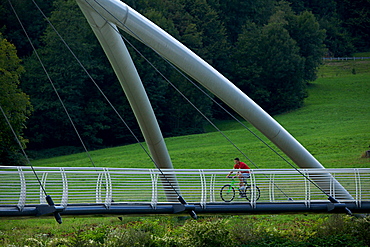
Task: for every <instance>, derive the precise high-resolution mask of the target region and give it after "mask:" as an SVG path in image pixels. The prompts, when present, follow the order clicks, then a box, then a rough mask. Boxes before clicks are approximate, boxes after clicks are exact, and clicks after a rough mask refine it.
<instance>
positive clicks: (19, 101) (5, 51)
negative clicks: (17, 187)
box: [0, 33, 31, 165]
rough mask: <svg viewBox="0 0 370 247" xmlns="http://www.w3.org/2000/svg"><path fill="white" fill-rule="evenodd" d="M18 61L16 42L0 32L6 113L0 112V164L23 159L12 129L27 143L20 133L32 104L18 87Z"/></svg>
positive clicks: (0, 92)
mask: <svg viewBox="0 0 370 247" xmlns="http://www.w3.org/2000/svg"><path fill="white" fill-rule="evenodd" d="M20 62H21V61H20V59H19V58H18V56H17V52H16V49H15V46H14V45H12V44H11V43H9V42H8V41H7V40H6V39H4V38H3V36H2V34H1V33H0V106H1V108H2V112H4V113H5V115H6V118H5V116H3V114H2V113H0V165H9V164H19V163H20V162H21V160H22V159H21V156H19V155H18V150H20V146H19V144H18V142H17V140H16V138H15V136H14V134H13V131H14V132H15V134H16V135H17V138H18V140H19V142H20V143H21V145H23V148H24V147H25V144H26V140H25V139H23V137H22V133H23V129H24V127H25V125H24V124H25V122H26V120H27V118H28V116H29V115H30V113H31V105H30V101H29V97H28V96H27V95H26V94H25V93H24V92H22V90H21V89H20V88H19V82H20V81H19V79H20V76H21V74H22V73H23V72H24V68H23V66H21V64H20ZM8 122H9V123H10V126H9V124H8ZM12 129H13V131H12Z"/></svg>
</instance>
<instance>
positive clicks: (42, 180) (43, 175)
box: [40, 172, 48, 204]
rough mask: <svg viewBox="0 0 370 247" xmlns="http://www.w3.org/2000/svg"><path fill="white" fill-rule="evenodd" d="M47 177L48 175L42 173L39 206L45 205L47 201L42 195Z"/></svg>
mask: <svg viewBox="0 0 370 247" xmlns="http://www.w3.org/2000/svg"><path fill="white" fill-rule="evenodd" d="M47 177H48V173H47V172H44V173H42V178H41V185H42V186H40V204H47V201H46V199H45V194H44V190H43V189H42V188H45V187H46V179H47Z"/></svg>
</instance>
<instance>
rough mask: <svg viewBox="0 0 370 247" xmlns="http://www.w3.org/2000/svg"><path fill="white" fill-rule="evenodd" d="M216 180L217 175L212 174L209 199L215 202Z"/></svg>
mask: <svg viewBox="0 0 370 247" xmlns="http://www.w3.org/2000/svg"><path fill="white" fill-rule="evenodd" d="M215 181H216V175H215V174H211V182H210V184H209V201H210V202H215V201H216V200H215Z"/></svg>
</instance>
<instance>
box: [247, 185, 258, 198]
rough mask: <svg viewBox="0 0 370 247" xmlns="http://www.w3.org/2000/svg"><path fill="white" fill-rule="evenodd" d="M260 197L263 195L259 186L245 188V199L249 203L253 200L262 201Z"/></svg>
mask: <svg viewBox="0 0 370 247" xmlns="http://www.w3.org/2000/svg"><path fill="white" fill-rule="evenodd" d="M260 195H261V192H260V188H258V187H257V186H253V188H252V186H247V187H246V188H245V197H246V199H247V200H248V201H251V200H252V199H253V201H257V200H258V199H260Z"/></svg>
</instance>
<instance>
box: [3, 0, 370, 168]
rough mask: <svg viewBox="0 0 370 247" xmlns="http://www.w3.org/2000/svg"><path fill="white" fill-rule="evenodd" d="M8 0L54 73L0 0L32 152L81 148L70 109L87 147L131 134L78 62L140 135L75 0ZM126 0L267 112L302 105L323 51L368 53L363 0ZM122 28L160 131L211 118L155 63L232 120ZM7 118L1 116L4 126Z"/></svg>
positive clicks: (189, 128)
mask: <svg viewBox="0 0 370 247" xmlns="http://www.w3.org/2000/svg"><path fill="white" fill-rule="evenodd" d="M10 2H11V3H12V5H13V7H14V9H15V11H16V12H17V15H18V16H19V18H20V20H21V21H22V24H23V25H24V27H25V29H26V30H27V33H28V35H29V38H30V39H31V40H32V43H33V45H34V47H35V48H36V50H37V54H38V55H39V57H40V59H41V60H42V62H43V65H44V66H45V69H46V70H47V72H48V76H47V75H46V74H45V72H44V69H43V67H42V66H41V64H40V62H39V60H38V57H37V56H36V53H35V52H34V51H33V49H32V47H31V46H30V44H29V42H28V40H27V38H26V36H25V34H24V32H23V30H22V28H21V26H20V24H19V22H18V20H17V18H16V15H15V14H14V12H13V10H12V7H11V6H10V4H9V2H8V1H7V0H1V6H0V20H1V26H0V28H1V29H0V32H1V33H3V36H4V38H5V39H6V40H5V39H4V40H3V39H2V42H10V43H12V44H14V45H15V47H16V49H17V51H18V53H17V55H18V57H20V58H21V59H22V61H23V62H22V66H23V67H24V69H25V71H26V73H21V71H19V75H22V76H21V77H20V81H18V82H15V83H16V84H17V83H19V84H20V89H21V90H22V91H23V92H25V93H26V94H27V95H28V96H29V100H30V102H31V105H32V108H33V112H32V114H31V115H30V116H29V119H28V121H27V122H25V125H26V126H27V128H24V127H23V126H24V125H23V126H21V127H19V130H18V131H17V133H18V134H19V135H20V136H24V138H23V139H22V140H24V141H23V143H25V142H26V141H25V140H28V144H27V146H28V148H29V149H34V150H36V149H46V148H53V147H60V146H81V144H80V140H79V138H78V137H77V135H76V133H75V132H74V130H73V128H72V125H71V123H70V121H69V119H68V117H67V115H66V114H65V109H66V110H67V111H68V112H69V114H70V116H71V119H72V120H73V121H74V123H75V126H76V129H77V130H78V132H79V133H80V135H81V138H82V139H83V141H84V142H85V144H86V145H87V146H88V148H89V149H93V148H99V147H107V146H115V145H122V144H128V143H132V142H134V141H135V139H134V137H133V136H132V135H131V133H130V131H128V130H127V128H126V126H125V125H124V124H123V123H122V122H121V120H120V118H119V117H118V116H117V115H116V114H115V112H114V111H113V110H112V109H111V107H110V106H109V104H108V103H107V102H106V101H105V99H104V97H102V95H101V94H100V92H99V90H98V89H97V88H96V87H95V86H94V83H93V82H92V80H91V78H90V76H89V75H87V74H86V73H84V69H83V68H82V67H81V66H80V65H79V64H80V63H82V64H83V66H84V67H85V68H86V70H87V71H88V72H89V74H90V75H91V77H92V78H93V79H94V81H95V82H96V83H97V84H98V85H99V87H100V88H101V89H102V91H103V92H104V93H105V94H106V95H107V96H108V98H109V100H110V101H111V102H112V104H113V105H114V106H115V107H116V109H117V111H118V112H119V113H120V114H121V115H122V117H123V119H124V120H125V121H126V123H127V124H128V125H129V126H130V128H131V129H132V130H133V131H134V133H136V134H137V135H138V138H140V139H141V136H140V135H141V134H140V131H139V128H138V126H137V124H136V120H135V118H134V116H133V113H132V111H131V108H130V106H129V104H128V102H127V99H126V98H125V96H124V93H123V91H122V89H121V87H120V85H119V83H118V81H117V78H116V77H115V75H114V73H113V71H112V69H111V67H110V64H109V62H108V60H107V58H106V56H105V54H104V53H103V51H102V48H101V47H100V45H99V44H98V42H97V40H96V38H95V36H94V35H93V33H92V31H91V28H90V27H89V26H88V24H87V22H86V20H85V18H84V17H83V15H82V13H81V11H80V10H79V8H78V6H77V4H76V3H75V1H74V0H54V1H46V0H39V1H36V2H37V5H38V6H35V5H34V3H33V2H32V1H10ZM125 2H126V3H127V4H128V5H130V6H131V7H132V8H134V9H136V10H137V11H138V12H140V13H141V14H143V15H144V16H146V17H147V18H148V19H150V20H152V21H153V22H154V23H156V24H158V25H159V26H160V27H161V28H163V29H164V30H166V31H167V32H169V33H170V34H171V35H173V36H174V37H175V38H177V39H178V40H180V41H181V42H182V43H184V44H185V45H186V46H187V47H189V48H190V49H191V50H193V51H194V52H195V53H197V54H198V55H199V56H200V57H202V58H203V59H205V60H206V61H207V62H209V63H210V64H211V65H212V66H213V67H215V68H216V69H217V70H219V71H220V72H221V73H222V74H224V75H225V76H226V77H227V78H228V79H230V80H231V81H232V82H233V83H235V84H236V85H237V86H238V87H239V88H240V89H241V90H243V91H244V92H245V93H246V94H247V95H248V96H250V97H251V98H252V99H253V100H254V101H256V102H257V103H258V104H259V105H261V106H262V107H263V108H264V109H265V110H266V111H268V112H269V113H271V114H278V113H281V112H285V111H288V110H292V109H296V108H299V107H301V106H302V105H303V101H304V98H305V97H307V94H306V86H307V84H308V83H309V82H310V81H313V80H315V79H316V72H317V68H318V66H319V65H320V63H321V58H322V56H325V55H335V56H345V55H350V54H351V53H352V52H355V51H363V50H368V49H369V46H370V45H369V41H368V40H370V39H369V38H370V37H369V30H370V29H369V28H367V27H369V22H370V21H369V18H364V17H369V9H370V8H369V2H368V1H365V0H363V1H351V0H341V1H339V0H329V1H321V0H317V1H303V0H290V1H276V0H260V1H254V0H247V1H246V0H244V1H241V0H238V1H236V0H228V1H220V0H128V1H125ZM38 8H40V9H41V10H42V11H43V13H44V14H45V16H47V17H48V20H49V21H50V22H51V23H52V24H53V25H54V27H55V28H56V30H57V32H58V33H56V32H55V30H54V29H53V28H52V27H51V26H50V25H49V24H48V22H47V21H46V19H45V18H44V17H43V15H42V14H41V12H40V11H39V10H38ZM59 35H60V36H62V37H63V39H64V40H65V42H66V43H67V44H68V46H69V48H67V47H66V46H65V45H64V43H63V41H61V39H60V38H59ZM123 35H124V36H125V37H126V39H127V40H128V41H129V42H130V43H131V44H133V45H134V47H136V49H138V50H140V52H141V54H143V55H144V57H145V58H144V57H142V56H141V55H140V54H138V53H137V52H136V51H135V49H133V48H132V47H129V49H130V52H131V56H132V58H133V60H134V62H135V65H136V67H137V70H138V72H139V74H140V76H141V79H142V81H143V83H144V86H145V88H146V90H147V93H148V96H149V98H150V100H151V103H152V106H153V108H154V111H155V113H156V115H157V118H158V121H159V124H160V126H161V129H162V131H163V133H164V136H166V137H167V136H175V135H182V134H190V133H201V132H202V131H203V124H204V121H205V120H204V118H203V117H202V116H201V115H200V114H199V113H198V112H197V110H195V109H194V108H193V106H191V105H189V104H188V103H187V102H186V100H185V99H184V98H183V97H182V96H181V95H179V94H178V93H177V91H176V90H175V89H174V88H173V87H172V86H171V85H169V84H168V82H167V81H166V79H165V78H162V77H161V76H159V75H158V73H157V72H156V69H158V70H159V71H161V73H162V74H164V75H165V76H166V78H167V79H168V80H169V81H171V83H173V84H174V85H175V86H176V87H177V88H178V89H179V90H181V92H182V93H183V94H184V95H185V96H186V97H187V98H188V99H189V100H190V101H191V102H192V103H193V104H194V105H195V106H196V107H197V108H199V109H200V110H201V111H202V112H203V114H204V115H206V116H207V117H209V118H216V119H225V118H227V117H228V116H227V114H225V113H224V112H223V111H222V110H220V108H219V107H218V106H217V104H215V103H213V101H212V100H211V99H210V98H208V97H205V96H204V95H203V93H202V92H201V91H200V90H199V89H197V88H196V87H194V85H192V84H191V83H189V82H188V81H187V79H186V78H184V77H183V76H182V75H181V74H179V73H178V72H177V71H176V70H174V69H173V68H172V67H171V66H170V65H169V64H168V63H166V62H165V61H163V60H162V59H161V58H159V57H158V55H156V54H155V53H154V52H153V51H151V50H150V49H148V48H147V47H145V46H144V45H142V44H141V43H139V42H138V41H136V40H135V39H133V38H131V37H129V36H127V35H125V34H123ZM69 49H71V50H72V51H73V53H74V54H75V55H76V57H77V58H78V59H79V61H77V60H76V59H75V58H74V55H72V54H71V52H70V51H69ZM146 59H148V60H149V61H150V62H151V63H152V64H153V65H154V66H155V68H156V69H154V68H153V67H151V66H150V65H149V64H148V63H147V62H146V61H145V60H146ZM51 82H52V83H51ZM0 83H2V82H0ZM53 87H55V88H56V89H57V92H58V94H59V97H60V98H61V99H62V101H63V103H64V105H65V109H64V108H63V107H62V105H61V103H60V102H59V99H58V97H57V95H56V93H55V91H54V88H53ZM4 92H5V91H4ZM2 101H4V100H2ZM1 103H2V104H3V103H4V102H1ZM179 106H181V107H179ZM14 107H16V106H14ZM9 111H11V110H9ZM27 114H28V113H27ZM27 114H26V116H27ZM4 121H5V120H3V118H1V119H0V122H1V123H3V122H4ZM4 128H5V127H4ZM22 130H24V133H23V132H22ZM4 133H5V131H4ZM2 135H4V134H3V133H2ZM0 138H2V137H0ZM6 146H9V145H6ZM3 149H4V147H3ZM5 149H6V147H5ZM0 156H1V154H0ZM3 160H5V159H3ZM0 163H1V162H0ZM3 163H4V162H3Z"/></svg>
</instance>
